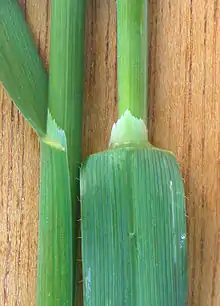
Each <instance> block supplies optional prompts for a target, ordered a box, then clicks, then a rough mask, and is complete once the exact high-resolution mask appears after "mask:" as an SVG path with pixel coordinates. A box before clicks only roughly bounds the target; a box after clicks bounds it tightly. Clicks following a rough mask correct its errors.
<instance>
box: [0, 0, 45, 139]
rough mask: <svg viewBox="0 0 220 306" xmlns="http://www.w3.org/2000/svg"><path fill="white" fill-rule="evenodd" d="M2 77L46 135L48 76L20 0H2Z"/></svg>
mask: <svg viewBox="0 0 220 306" xmlns="http://www.w3.org/2000/svg"><path fill="white" fill-rule="evenodd" d="M0 81H1V82H2V83H3V86H4V87H5V89H6V90H7V92H8V94H9V95H10V97H11V98H12V100H13V101H14V102H15V104H16V105H17V107H18V108H19V109H20V111H21V112H22V114H23V115H24V117H25V119H26V120H27V121H28V122H29V123H30V124H31V125H32V127H33V128H34V129H35V131H36V132H37V133H38V135H39V136H43V135H44V134H45V133H46V119H47V99H48V79H47V74H46V72H45V71H44V68H43V64H42V62H41V59H40V57H39V55H38V53H37V50H36V47H35V45H34V42H33V39H32V37H31V34H30V31H29V29H28V27H27V24H26V22H25V19H24V16H23V13H22V10H21V8H20V6H19V4H18V2H17V0H1V2H0Z"/></svg>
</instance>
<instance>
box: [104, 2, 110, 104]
mask: <svg viewBox="0 0 220 306" xmlns="http://www.w3.org/2000/svg"><path fill="white" fill-rule="evenodd" d="M107 7H108V18H107V26H106V35H105V45H106V48H105V66H106V68H105V70H106V73H105V76H106V93H105V94H106V97H107V100H108V98H109V79H110V71H109V55H110V53H109V52H110V48H109V44H110V40H109V31H110V18H111V16H110V0H107Z"/></svg>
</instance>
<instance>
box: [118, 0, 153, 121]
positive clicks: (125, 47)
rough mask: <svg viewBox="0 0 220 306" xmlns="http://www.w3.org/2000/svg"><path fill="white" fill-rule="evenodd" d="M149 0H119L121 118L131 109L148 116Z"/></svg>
mask: <svg viewBox="0 0 220 306" xmlns="http://www.w3.org/2000/svg"><path fill="white" fill-rule="evenodd" d="M147 2H148V1H147V0H117V48H118V51H117V60H118V113H119V118H120V117H121V115H122V114H124V112H125V111H126V110H127V109H128V110H129V111H130V112H131V114H132V115H133V116H135V117H138V118H142V119H145V120H146V119H147V118H146V116H147V112H146V110H147V84H148V43H147V36H148V35H147V31H148V27H147V20H148V18H147V13H148V12H147Z"/></svg>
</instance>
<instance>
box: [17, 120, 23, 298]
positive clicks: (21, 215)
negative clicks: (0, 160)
mask: <svg viewBox="0 0 220 306" xmlns="http://www.w3.org/2000/svg"><path fill="white" fill-rule="evenodd" d="M21 120H22V129H21V131H20V132H21V138H22V144H21V147H22V152H21V161H20V160H19V161H18V165H19V164H20V162H21V170H20V171H19V172H18V173H19V180H20V178H21V185H20V188H21V198H20V203H19V206H20V212H19V216H20V222H19V245H18V267H17V270H18V274H17V275H18V287H17V301H16V303H18V302H19V298H20V284H19V283H20V263H21V245H22V230H23V223H24V184H25V182H24V147H25V139H24V119H23V118H22V119H21ZM19 155H20V154H19Z"/></svg>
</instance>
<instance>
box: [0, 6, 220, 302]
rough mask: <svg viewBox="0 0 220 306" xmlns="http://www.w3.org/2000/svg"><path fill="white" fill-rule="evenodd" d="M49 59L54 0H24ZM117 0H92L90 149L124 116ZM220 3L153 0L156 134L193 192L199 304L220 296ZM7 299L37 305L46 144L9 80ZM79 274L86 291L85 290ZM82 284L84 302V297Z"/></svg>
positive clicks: (3, 296) (3, 233)
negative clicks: (17, 103)
mask: <svg viewBox="0 0 220 306" xmlns="http://www.w3.org/2000/svg"><path fill="white" fill-rule="evenodd" d="M21 2H22V5H23V7H24V10H25V15H26V18H27V21H28V23H29V25H30V27H31V29H32V32H33V35H34V38H35V41H36V43H37V45H38V46H39V50H40V53H41V56H42V58H43V59H44V62H45V66H46V67H48V54H49V44H48V40H49V31H48V29H49V19H50V18H49V16H50V13H49V8H50V2H48V1H47V0H26V1H25V0H22V1H21ZM115 16H116V15H115V1H110V0H91V1H88V7H87V21H86V64H85V106H84V146H83V156H84V157H86V156H87V155H88V154H91V153H95V152H97V151H100V150H104V149H105V148H106V147H107V144H108V139H109V135H110V131H111V126H112V123H113V122H114V120H115V119H116V118H117V83H116V81H117V80H116V37H115ZM219 18H220V3H219V1H218V0H215V1H211V0H186V1H181V0H177V1H175V2H171V1H169V0H163V1H162V0H149V19H150V20H149V24H150V33H149V46H150V49H149V135H150V140H151V142H152V143H153V144H155V145H157V146H159V147H161V148H166V149H169V150H172V151H173V152H174V153H175V154H176V156H177V159H178V161H179V163H180V167H181V170H182V173H183V178H184V185H185V191H186V200H187V221H188V248H189V305H190V306H193V305H198V306H207V305H213V306H218V305H220V265H219V254H220V253H219V251H220V218H219V217H220V209H219V207H220V206H219V205H220V107H219V105H220V104H219V103H220V102H219V97H220V35H219V33H220V23H219ZM0 109H1V112H0V131H1V133H0V171H1V175H0V206H1V210H0V305H4V306H11V305H22V306H23V305H24V306H25V305H27V306H29V305H35V294H36V292H35V289H36V259H37V226H38V194H39V146H38V140H37V138H36V135H35V134H34V132H33V131H32V130H31V129H30V127H29V126H28V125H27V124H26V123H25V122H24V120H23V118H22V116H21V115H20V114H19V112H18V111H17V110H16V108H15V107H14V106H13V104H12V102H11V101H10V99H9V98H8V96H7V94H6V93H5V92H4V91H3V89H2V87H0ZM81 285H82V283H81V279H80V276H79V286H78V287H79V289H80V290H79V292H80V291H81V287H82V286H81ZM80 301H81V294H80V293H79V302H78V305H79V306H81V305H82V303H81V302H80Z"/></svg>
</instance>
